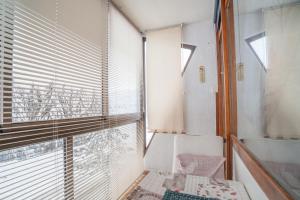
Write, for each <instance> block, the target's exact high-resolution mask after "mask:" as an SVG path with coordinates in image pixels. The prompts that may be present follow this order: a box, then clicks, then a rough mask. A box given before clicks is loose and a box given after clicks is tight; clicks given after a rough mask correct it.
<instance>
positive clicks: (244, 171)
mask: <svg viewBox="0 0 300 200" xmlns="http://www.w3.org/2000/svg"><path fill="white" fill-rule="evenodd" d="M233 179H234V180H236V181H240V182H242V183H243V184H244V186H245V188H246V190H247V192H248V194H249V196H250V197H251V199H253V200H256V199H257V200H258V199H259V200H267V199H268V197H267V196H266V194H265V193H264V192H263V191H262V189H261V188H260V187H259V185H258V183H257V182H256V181H255V179H254V178H253V176H252V175H251V173H250V172H249V170H248V168H247V167H246V165H245V164H244V163H243V161H242V159H241V158H240V157H239V155H238V154H237V152H236V151H235V150H233Z"/></svg>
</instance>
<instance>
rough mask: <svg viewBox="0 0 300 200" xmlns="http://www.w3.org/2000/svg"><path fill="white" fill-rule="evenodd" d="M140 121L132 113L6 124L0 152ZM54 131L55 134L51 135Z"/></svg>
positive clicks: (0, 136)
mask: <svg viewBox="0 0 300 200" xmlns="http://www.w3.org/2000/svg"><path fill="white" fill-rule="evenodd" d="M140 119H141V115H140V113H133V114H122V115H112V116H108V117H102V116H99V117H86V118H75V119H61V120H49V121H34V122H24V123H13V124H6V125H3V126H2V128H1V130H2V133H1V134H0V150H5V149H8V148H17V147H20V146H23V145H29V144H33V143H37V142H44V141H49V140H52V139H53V138H54V137H55V139H59V138H65V137H68V136H75V135H79V134H84V133H89V132H92V131H100V130H104V129H108V128H114V127H118V126H122V125H126V124H130V123H135V122H137V121H138V120H140ZM54 129H55V134H53V131H54Z"/></svg>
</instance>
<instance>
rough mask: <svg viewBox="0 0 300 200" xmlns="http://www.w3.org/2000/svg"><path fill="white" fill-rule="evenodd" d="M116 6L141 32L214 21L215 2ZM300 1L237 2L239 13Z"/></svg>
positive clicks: (127, 0)
mask: <svg viewBox="0 0 300 200" xmlns="http://www.w3.org/2000/svg"><path fill="white" fill-rule="evenodd" d="M113 2H114V3H115V5H116V6H117V7H118V8H119V9H120V10H121V11H122V12H123V13H125V14H126V16H127V17H128V18H129V19H130V20H131V21H132V22H133V23H134V24H135V25H136V26H137V27H138V28H139V29H140V30H141V31H147V30H153V29H159V28H164V27H168V26H173V25H177V24H181V23H192V22H197V21H201V20H208V19H211V20H212V19H213V15H214V3H215V0H113ZM291 2H300V0H234V3H235V4H236V3H238V7H239V13H240V14H241V13H248V12H254V11H257V10H259V9H261V8H268V7H272V6H278V5H282V4H287V3H291Z"/></svg>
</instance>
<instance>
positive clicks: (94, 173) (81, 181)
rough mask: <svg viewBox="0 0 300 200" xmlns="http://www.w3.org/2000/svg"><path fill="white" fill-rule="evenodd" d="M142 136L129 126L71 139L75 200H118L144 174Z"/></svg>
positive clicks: (133, 127)
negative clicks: (89, 199) (72, 145)
mask: <svg viewBox="0 0 300 200" xmlns="http://www.w3.org/2000/svg"><path fill="white" fill-rule="evenodd" d="M141 134H142V131H137V125H136V124H129V125H125V126H121V127H118V128H112V129H107V130H103V131H97V132H91V133H88V134H84V135H79V136H76V137H74V185H75V198H76V199H83V198H84V199H86V198H92V199H93V198H95V197H97V199H111V198H112V199H117V198H118V197H119V196H120V195H121V194H122V193H123V192H124V191H125V190H126V189H127V187H129V186H130V184H131V183H132V182H133V181H134V180H135V179H136V178H137V177H138V176H139V175H140V174H141V173H142V171H143V160H142V156H143V155H142V152H143V137H142V135H141ZM129 166H130V167H129Z"/></svg>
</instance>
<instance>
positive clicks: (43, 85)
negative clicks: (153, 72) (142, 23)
mask: <svg viewBox="0 0 300 200" xmlns="http://www.w3.org/2000/svg"><path fill="white" fill-rule="evenodd" d="M78 13H80V15H78ZM0 64H1V65H0V80H1V82H0V87H1V88H0V97H1V98H0V103H1V110H0V114H1V115H0V120H1V124H0V126H1V127H0V199H117V198H118V197H119V196H120V195H121V194H122V193H123V192H124V191H125V190H126V188H127V187H128V186H129V185H130V184H131V183H132V182H133V181H134V180H135V179H136V178H137V177H138V176H139V175H140V174H141V173H142V171H143V162H142V158H143V150H144V123H143V122H144V119H143V116H144V114H143V105H144V103H143V99H144V98H143V96H142V94H143V91H142V90H143V76H142V73H143V66H142V37H141V35H140V33H139V32H138V31H136V30H135V29H134V28H133V27H132V26H131V24H130V23H128V22H127V21H126V19H125V18H124V17H123V16H122V15H121V14H120V13H119V12H118V10H116V9H115V8H113V6H112V5H110V3H109V2H108V1H107V0H100V1H92V0H88V1H69V0H56V1H40V0H31V1H26V0H13V1H11V0H0ZM120 169H122V171H121V172H122V174H121V172H120Z"/></svg>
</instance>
